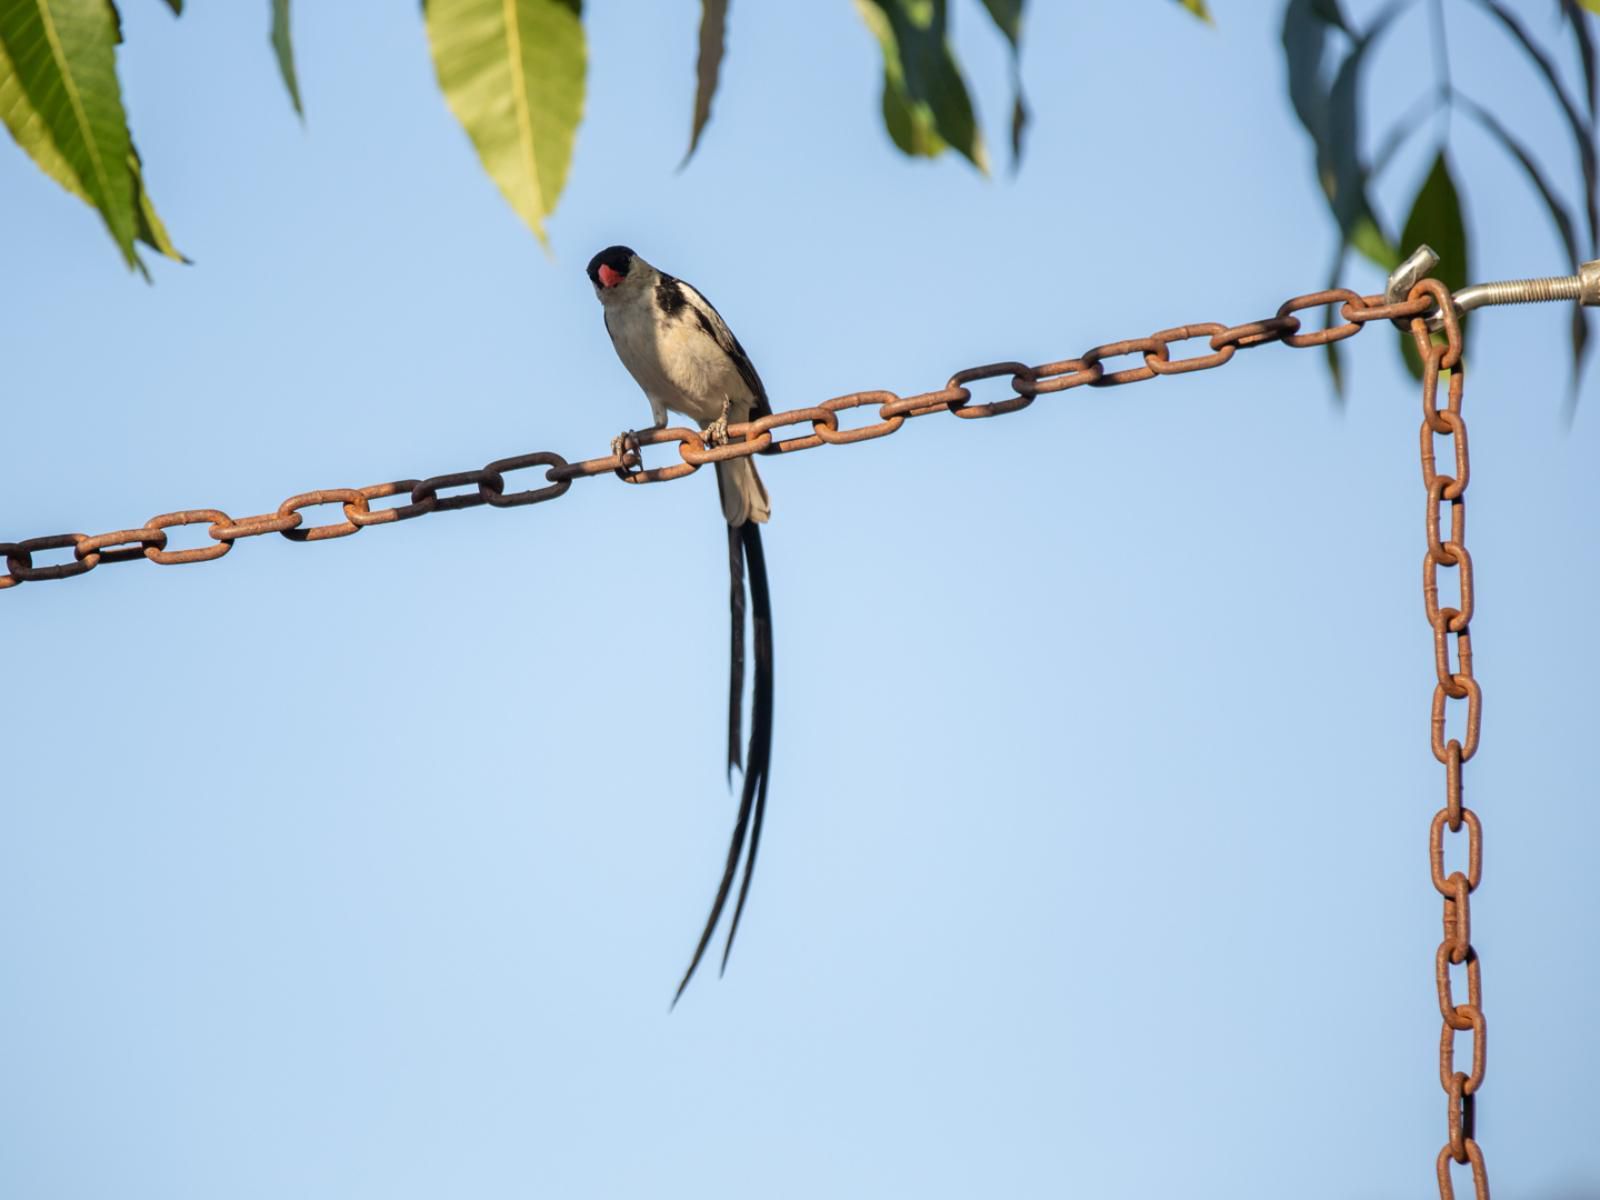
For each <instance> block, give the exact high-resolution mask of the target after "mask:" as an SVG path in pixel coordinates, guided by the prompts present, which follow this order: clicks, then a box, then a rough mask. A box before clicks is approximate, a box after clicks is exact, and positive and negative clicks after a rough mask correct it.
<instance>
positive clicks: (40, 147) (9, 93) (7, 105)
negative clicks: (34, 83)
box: [0, 44, 189, 275]
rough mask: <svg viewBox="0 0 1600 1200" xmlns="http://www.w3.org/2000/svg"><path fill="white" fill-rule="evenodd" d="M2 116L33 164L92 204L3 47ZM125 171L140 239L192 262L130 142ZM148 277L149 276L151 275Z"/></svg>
mask: <svg viewBox="0 0 1600 1200" xmlns="http://www.w3.org/2000/svg"><path fill="white" fill-rule="evenodd" d="M0 116H3V118H4V120H5V124H6V127H7V128H8V129H9V130H10V131H11V136H12V137H13V138H15V139H16V141H17V143H18V144H19V145H22V146H27V147H31V150H30V153H31V154H32V155H33V160H34V162H35V163H36V164H37V165H38V166H39V168H40V169H41V170H42V171H43V172H44V173H45V174H46V175H48V176H49V177H50V178H51V179H54V180H55V181H56V182H57V183H59V184H60V185H61V186H62V187H63V188H65V189H66V190H67V191H69V192H71V193H72V194H73V195H74V196H76V197H77V198H78V199H80V200H82V201H83V202H84V203H85V204H92V203H93V201H91V200H90V199H89V193H88V192H87V191H86V190H85V189H84V186H83V181H82V180H81V179H79V178H78V173H77V171H75V170H74V169H73V168H72V165H71V164H70V163H68V162H67V160H66V158H64V157H63V156H62V154H61V152H60V151H59V150H57V149H56V145H55V142H53V141H52V140H51V139H50V136H49V132H48V130H46V129H45V128H44V119H43V118H42V117H40V116H39V113H38V110H36V109H35V108H34V107H33V105H32V103H31V102H30V101H29V100H28V97H27V94H26V93H24V92H23V90H22V84H21V82H20V81H19V80H18V79H17V76H16V72H15V70H14V69H13V68H12V65H11V60H10V58H9V57H8V56H7V55H6V51H5V46H4V45H3V44H0ZM126 169H127V171H128V173H129V176H130V186H131V187H132V189H133V195H134V204H135V210H136V216H135V225H136V229H137V234H138V239H139V240H140V241H141V242H143V243H145V245H147V246H149V247H151V249H153V250H157V251H159V252H160V253H162V254H165V255H166V256H167V257H169V258H174V259H177V260H178V261H180V262H188V261H189V260H188V259H187V258H185V257H184V256H183V255H182V254H181V253H180V252H179V251H178V249H177V248H176V247H175V246H174V245H173V244H172V239H171V238H170V237H169V236H168V235H167V230H166V226H165V225H163V224H162V222H161V217H160V216H159V215H158V214H157V213H156V210H155V205H154V204H152V203H151V201H150V197H149V195H148V194H146V192H145V190H144V168H143V165H142V164H141V163H140V161H139V152H138V150H137V149H135V148H134V147H133V145H132V143H131V142H130V143H129V147H128V159H127V168H126ZM135 265H136V266H137V267H138V268H139V269H140V270H141V271H142V270H143V269H144V267H143V264H142V263H136V264H135ZM146 274H147V275H148V272H147V273H146Z"/></svg>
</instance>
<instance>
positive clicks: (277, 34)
mask: <svg viewBox="0 0 1600 1200" xmlns="http://www.w3.org/2000/svg"><path fill="white" fill-rule="evenodd" d="M271 41H272V53H273V54H274V55H275V56H276V57H277V59H278V73H279V74H281V75H282V76H283V86H284V87H286V88H288V89H289V102H290V103H291V104H293V105H294V111H295V112H296V113H297V114H298V115H299V117H300V119H301V120H302V121H304V120H305V119H306V110H305V109H304V108H302V107H301V105H300V77H299V76H298V75H297V74H295V69H294V43H293V42H292V41H290V40H289V0H272V37H271Z"/></svg>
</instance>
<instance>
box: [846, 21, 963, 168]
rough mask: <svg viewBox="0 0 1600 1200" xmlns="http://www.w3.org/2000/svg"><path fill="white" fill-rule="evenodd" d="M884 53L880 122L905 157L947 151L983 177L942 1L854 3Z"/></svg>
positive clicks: (926, 155)
mask: <svg viewBox="0 0 1600 1200" xmlns="http://www.w3.org/2000/svg"><path fill="white" fill-rule="evenodd" d="M856 10H857V11H858V12H859V13H860V14H861V19H862V20H863V21H865V22H866V25H867V28H868V29H870V30H871V31H872V33H873V35H874V36H875V37H876V38H877V39H878V45H879V47H880V48H881V49H882V51H883V122H884V125H885V126H887V127H888V130H889V136H890V137H891V138H892V139H894V144H895V145H896V146H898V147H899V148H900V149H901V150H902V151H904V152H905V153H906V154H912V155H919V156H923V157H927V158H932V157H934V156H935V155H938V154H940V153H941V152H942V151H943V150H944V149H945V148H946V147H950V148H953V149H955V150H956V151H957V152H959V153H960V154H962V155H964V156H965V157H966V158H967V159H968V160H969V161H970V162H971V163H972V164H973V165H974V166H975V167H977V168H978V169H979V170H980V171H983V172H985V173H987V172H988V170H989V157H988V153H987V151H986V150H985V149H984V145H983V134H982V133H981V132H980V131H979V129H978V123H977V119H976V118H975V117H974V116H973V112H972V100H971V98H970V97H969V96H968V95H967V85H966V83H965V81H963V80H962V78H961V69H960V67H958V66H957V65H956V60H955V57H954V56H953V55H952V54H951V53H950V45H949V43H948V42H947V41H946V40H945V27H946V14H945V4H944V0H856Z"/></svg>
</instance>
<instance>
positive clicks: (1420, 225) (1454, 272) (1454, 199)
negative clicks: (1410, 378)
mask: <svg viewBox="0 0 1600 1200" xmlns="http://www.w3.org/2000/svg"><path fill="white" fill-rule="evenodd" d="M1424 242H1426V243H1427V244H1428V245H1430V246H1432V247H1433V249H1434V251H1435V252H1436V253H1437V254H1438V255H1439V265H1438V266H1437V267H1436V268H1434V271H1433V275H1434V277H1435V278H1436V279H1439V280H1441V281H1442V282H1443V283H1444V285H1445V286H1446V287H1448V288H1449V289H1450V290H1451V291H1452V292H1458V291H1460V290H1461V289H1462V288H1464V287H1466V286H1467V279H1468V278H1469V276H1470V274H1471V265H1470V264H1469V263H1468V261H1467V223H1466V221H1465V220H1464V219H1463V217H1462V215H1461V196H1460V194H1459V193H1458V192H1457V191H1456V184H1455V180H1454V179H1452V178H1451V176H1450V162H1449V160H1448V159H1447V158H1446V157H1445V152H1444V151H1443V150H1442V149H1441V150H1440V151H1439V153H1438V156H1437V157H1435V158H1434V160H1433V166H1432V167H1431V168H1430V169H1429V171H1428V177H1427V178H1426V179H1424V180H1423V181H1422V187H1421V188H1420V189H1419V190H1418V191H1417V198H1416V199H1415V200H1413V201H1412V202H1411V213H1410V215H1408V216H1407V217H1406V224H1405V229H1404V231H1403V232H1402V233H1401V234H1400V244H1401V245H1402V246H1410V247H1411V248H1412V249H1415V248H1416V247H1417V246H1420V245H1422V243H1424ZM1400 347H1401V351H1402V353H1403V354H1404V355H1405V360H1406V366H1407V367H1408V368H1410V370H1411V373H1412V374H1413V375H1415V376H1416V377H1417V378H1418V379H1421V378H1422V360H1421V358H1420V357H1418V355H1417V350H1416V346H1415V345H1414V344H1413V342H1412V340H1411V339H1410V338H1401V339H1400Z"/></svg>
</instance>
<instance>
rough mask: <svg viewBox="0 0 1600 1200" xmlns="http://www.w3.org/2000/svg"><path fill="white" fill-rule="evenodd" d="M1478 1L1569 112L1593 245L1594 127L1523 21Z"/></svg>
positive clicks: (1491, 1)
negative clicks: (1581, 170) (1569, 93)
mask: <svg viewBox="0 0 1600 1200" xmlns="http://www.w3.org/2000/svg"><path fill="white" fill-rule="evenodd" d="M1478 5H1479V7H1480V8H1483V9H1485V10H1486V11H1488V12H1490V13H1492V14H1493V15H1494V16H1495V18H1496V19H1497V20H1499V22H1500V24H1502V25H1504V26H1505V28H1506V31H1507V32H1508V33H1509V34H1511V36H1512V37H1513V38H1514V39H1515V40H1516V42H1517V44H1518V45H1520V46H1521V47H1522V50H1523V53H1525V54H1526V55H1527V56H1528V57H1529V58H1531V59H1532V60H1533V62H1534V65H1535V66H1537V67H1538V68H1539V73H1540V74H1541V75H1543V76H1544V81H1545V84H1546V86H1548V87H1549V89H1550V94H1551V95H1552V96H1554V97H1555V101H1556V103H1557V104H1558V105H1560V106H1561V111H1562V113H1564V114H1565V115H1566V118H1567V125H1568V126H1569V127H1570V128H1571V130H1572V140H1573V143H1574V144H1575V146H1576V148H1577V151H1578V165H1579V166H1580V167H1581V168H1582V169H1583V198H1584V215H1585V216H1586V217H1587V218H1588V222H1589V244H1590V245H1591V246H1592V245H1596V244H1597V243H1600V197H1597V196H1596V194H1595V188H1596V183H1597V177H1600V162H1597V161H1596V153H1595V145H1594V135H1593V131H1592V130H1591V129H1590V128H1589V127H1588V125H1587V123H1586V122H1585V121H1584V119H1583V115H1582V114H1581V113H1579V111H1578V107H1577V105H1575V104H1573V102H1572V99H1571V98H1570V97H1569V96H1568V95H1567V89H1566V88H1565V87H1563V86H1562V84H1561V73H1560V72H1559V71H1557V70H1556V65H1555V63H1554V62H1553V61H1551V59H1550V56H1549V55H1547V54H1546V53H1545V52H1544V50H1543V49H1541V48H1540V46H1539V43H1538V42H1536V41H1534V40H1533V38H1532V37H1531V36H1530V35H1529V33H1528V31H1527V30H1526V29H1524V28H1523V27H1522V23H1521V22H1520V21H1518V20H1517V18H1516V17H1515V16H1513V15H1512V14H1511V13H1510V11H1508V10H1507V9H1506V7H1505V6H1504V5H1502V4H1499V3H1497V2H1496V0H1478Z"/></svg>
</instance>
